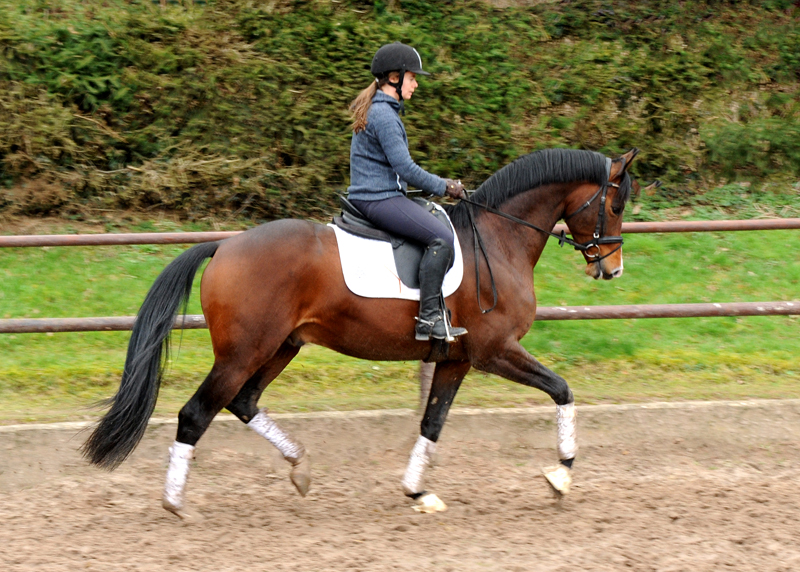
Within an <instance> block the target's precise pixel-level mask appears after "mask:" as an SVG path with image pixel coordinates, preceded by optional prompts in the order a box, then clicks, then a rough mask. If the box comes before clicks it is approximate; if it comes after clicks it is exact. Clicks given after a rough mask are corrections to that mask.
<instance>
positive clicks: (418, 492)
mask: <svg viewBox="0 0 800 572" xmlns="http://www.w3.org/2000/svg"><path fill="white" fill-rule="evenodd" d="M470 367H471V366H470V363H469V362H468V361H450V362H441V363H438V364H436V370H435V371H434V373H433V380H432V382H431V390H430V394H429V395H428V405H427V406H426V407H425V415H424V416H423V417H422V423H421V424H420V435H419V438H418V439H417V443H416V444H415V445H414V448H413V449H412V450H411V457H410V458H409V460H408V467H407V468H406V473H405V476H404V477H403V483H402V484H403V492H404V493H405V494H406V496H408V497H410V498H412V499H415V500H417V505H416V506H415V507H414V508H415V510H418V511H420V512H439V511H443V510H446V509H447V506H446V505H445V504H444V503H443V502H442V501H441V500H439V498H438V497H437V496H436V495H435V494H433V493H428V492H427V491H425V490H424V488H423V486H422V483H423V477H424V474H425V469H426V468H427V467H428V464H429V463H430V461H431V458H432V457H433V454H434V452H435V451H436V441H438V440H439V434H440V433H441V432H442V427H443V426H444V421H445V419H446V418H447V412H448V411H449V410H450V405H451V404H452V403H453V399H454V398H455V396H456V392H457V391H458V388H459V387H460V386H461V380H462V379H464V376H465V375H467V372H468V371H469V368H470Z"/></svg>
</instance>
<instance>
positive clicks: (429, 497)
mask: <svg viewBox="0 0 800 572" xmlns="http://www.w3.org/2000/svg"><path fill="white" fill-rule="evenodd" d="M413 508H414V510H415V511H417V512H422V513H431V512H444V511H446V510H447V505H446V504H444V503H443V502H442V499H440V498H439V497H437V496H436V495H435V494H433V493H428V494H425V495H422V496H421V497H419V498H418V499H417V504H415V505H414V507H413Z"/></svg>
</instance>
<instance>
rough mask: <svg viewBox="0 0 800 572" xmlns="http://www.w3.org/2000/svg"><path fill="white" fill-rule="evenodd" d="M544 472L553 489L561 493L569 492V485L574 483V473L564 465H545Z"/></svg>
mask: <svg viewBox="0 0 800 572" xmlns="http://www.w3.org/2000/svg"><path fill="white" fill-rule="evenodd" d="M542 474H543V475H544V478H545V479H547V482H548V483H549V484H550V486H551V487H553V490H554V491H555V492H556V493H557V494H559V495H566V494H569V486H570V485H571V484H572V475H570V472H569V469H568V468H567V467H565V466H564V465H558V466H554V467H545V468H544V469H542Z"/></svg>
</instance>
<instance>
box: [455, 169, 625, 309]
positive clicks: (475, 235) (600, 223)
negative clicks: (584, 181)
mask: <svg viewBox="0 0 800 572" xmlns="http://www.w3.org/2000/svg"><path fill="white" fill-rule="evenodd" d="M624 167H625V166H624V164H623V170H624ZM610 175H611V159H609V158H606V182H605V183H603V186H602V187H600V188H599V189H597V192H596V193H595V194H594V195H592V197H591V198H590V199H589V200H588V201H586V202H585V203H584V204H583V205H581V207H580V208H578V210H576V211H574V212H572V213H570V214H568V215H566V216H564V217H562V218H563V219H564V222H566V221H567V220H568V219H570V218H572V217H573V216H575V215H576V214H578V213H580V212H582V211H583V210H585V209H586V208H587V207H589V205H591V204H592V203H593V202H594V200H595V199H596V198H597V197H598V196H600V210H599V212H598V214H597V224H596V225H595V229H594V234H593V235H592V239H591V240H589V241H587V242H577V241H575V240H573V239H571V238H567V236H566V231H563V230H562V231H561V233H560V234H556V233H554V232H551V231H549V230H545V229H543V228H540V227H538V226H536V225H535V224H531V223H529V222H528V221H525V220H522V219H521V218H517V217H515V216H513V215H510V214H508V213H504V212H503V211H500V210H498V209H495V208H493V207H490V206H489V205H482V204H481V203H477V202H475V201H471V200H469V199H467V198H462V199H461V201H462V202H465V203H469V204H471V205H473V206H476V207H479V208H482V209H484V210H485V211H487V212H490V213H492V214H495V215H498V216H501V217H503V218H505V219H508V220H510V221H511V222H515V223H517V224H520V225H522V226H525V227H527V228H532V229H534V230H538V231H539V232H542V233H544V234H547V235H549V236H552V237H554V238H557V239H558V245H559V246H561V247H563V246H564V243H566V244H569V245H570V246H572V247H574V248H575V250H580V251H581V252H583V253H584V255H585V256H586V257H588V258H591V259H592V261H591V262H592V263H594V262H600V261H601V260H603V259H604V258H607V257H609V256H611V255H612V254H614V253H615V252H616V251H617V250H619V249H620V248H622V243H623V240H622V237H621V236H602V233H603V230H604V229H605V217H606V196H607V195H608V187H609V186H611V187H615V188H617V189H618V188H619V185H617V184H616V183H612V182H611V181H609V180H608V177H609V176H610ZM473 192H474V191H473ZM467 215H468V216H469V222H470V226H471V227H472V239H473V245H474V248H473V251H474V252H475V283H476V291H477V297H478V308H480V311H481V313H482V314H488V313H489V312H491V311H492V310H494V309H495V307H496V306H497V286H496V285H495V282H494V274H493V273H492V266H491V264H490V263H489V256H488V255H487V253H486V248H485V247H484V245H483V239H482V238H481V235H480V233H479V232H478V227H477V226H476V225H475V218H474V217H473V214H472V210H471V209H467ZM617 243H618V246H617V247H616V248H615V249H614V250H612V251H611V252H609V253H608V254H605V255H604V256H600V245H601V244H617ZM592 248H596V249H597V253H596V254H592V253H590V252H589V250H590V249H592ZM478 250H480V252H481V254H483V258H484V260H486V267H487V268H488V269H489V280H490V282H491V285H492V306H491V307H490V308H489V309H487V310H484V309H483V305H482V304H481V275H480V266H479V263H480V260H479V258H478V256H479V255H478Z"/></svg>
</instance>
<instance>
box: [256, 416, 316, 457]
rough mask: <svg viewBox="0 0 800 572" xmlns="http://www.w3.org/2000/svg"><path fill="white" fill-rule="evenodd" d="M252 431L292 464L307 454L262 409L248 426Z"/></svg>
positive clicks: (301, 446)
mask: <svg viewBox="0 0 800 572" xmlns="http://www.w3.org/2000/svg"><path fill="white" fill-rule="evenodd" d="M247 426H248V427H250V429H252V430H253V431H255V432H256V433H258V434H259V435H261V436H262V437H264V439H266V440H267V441H269V442H270V443H272V444H273V445H274V446H275V448H276V449H278V451H280V452H281V454H282V455H283V457H284V459H286V460H287V461H290V462H295V461H298V460H299V459H300V458H301V457H302V456H303V454H304V453H305V452H306V451H305V449H304V448H303V445H301V444H300V443H298V442H297V441H295V440H294V439H292V437H291V436H290V435H289V434H288V433H286V432H285V431H284V430H283V429H281V428H280V427H278V425H277V423H275V421H273V420H272V418H271V417H270V416H269V415H267V410H266V409H262V410H261V411H259V412H258V414H257V415H256V416H255V417H253V418H252V419H251V420H250V423H248V424H247Z"/></svg>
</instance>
